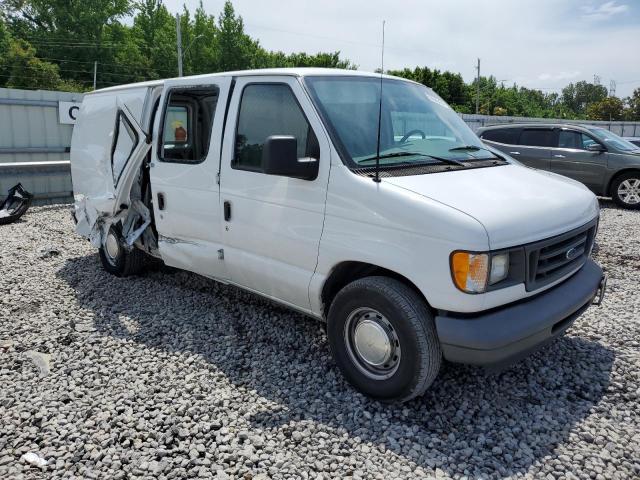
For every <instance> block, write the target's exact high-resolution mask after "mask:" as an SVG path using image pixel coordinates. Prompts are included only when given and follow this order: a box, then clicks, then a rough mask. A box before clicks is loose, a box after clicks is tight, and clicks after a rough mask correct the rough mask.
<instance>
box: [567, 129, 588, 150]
mask: <svg viewBox="0 0 640 480" xmlns="http://www.w3.org/2000/svg"><path fill="white" fill-rule="evenodd" d="M594 143H596V141H595V140H593V139H592V138H591V137H589V136H588V135H585V134H584V133H582V132H577V131H575V130H561V131H560V134H559V135H558V148H572V149H575V150H586V149H587V148H589V145H593V144H594Z"/></svg>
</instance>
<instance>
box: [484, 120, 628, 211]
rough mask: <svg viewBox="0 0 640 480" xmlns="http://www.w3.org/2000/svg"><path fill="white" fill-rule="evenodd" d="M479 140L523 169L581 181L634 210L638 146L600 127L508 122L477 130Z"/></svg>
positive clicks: (594, 190)
mask: <svg viewBox="0 0 640 480" xmlns="http://www.w3.org/2000/svg"><path fill="white" fill-rule="evenodd" d="M478 135H479V136H480V138H482V140H483V142H485V143H486V144H487V145H491V146H492V147H495V148H497V149H499V150H500V151H502V152H505V153H507V154H509V155H512V156H513V157H514V158H516V159H517V160H518V161H520V162H522V163H523V164H525V165H528V166H530V167H533V168H538V169H540V170H547V171H550V172H554V173H559V174H560V175H564V176H567V177H569V178H573V179H574V180H578V181H579V182H582V183H584V184H585V185H586V186H587V187H588V188H589V189H590V190H591V191H592V192H594V193H595V194H596V195H600V196H603V197H612V198H613V200H614V201H615V202H616V203H617V204H618V205H620V206H621V207H624V208H633V209H638V208H640V147H638V146H637V145H634V144H632V143H630V142H628V141H626V140H624V139H622V138H621V137H619V136H618V135H616V134H614V133H611V132H610V131H609V130H605V129H604V128H601V127H597V126H592V125H572V124H563V125H558V124H545V123H534V124H530V123H528V124H510V125H494V126H490V127H484V128H480V129H478Z"/></svg>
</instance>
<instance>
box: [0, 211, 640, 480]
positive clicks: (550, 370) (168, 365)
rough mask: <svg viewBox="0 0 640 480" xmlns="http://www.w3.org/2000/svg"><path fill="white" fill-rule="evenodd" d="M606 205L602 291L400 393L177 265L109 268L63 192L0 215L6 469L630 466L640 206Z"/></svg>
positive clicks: (0, 449) (442, 473)
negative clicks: (545, 342) (601, 298)
mask: <svg viewBox="0 0 640 480" xmlns="http://www.w3.org/2000/svg"><path fill="white" fill-rule="evenodd" d="M602 206H603V211H602V222H601V226H600V232H599V235H598V242H599V247H600V248H599V251H598V253H597V259H598V261H599V262H600V263H601V264H602V265H603V266H604V267H605V268H606V270H607V271H608V273H609V275H610V282H609V292H608V296H607V298H606V300H605V303H604V305H603V306H602V307H601V308H591V309H589V310H588V312H587V313H586V314H585V315H584V316H583V317H582V318H581V319H580V320H579V321H578V322H577V323H576V325H575V326H574V327H573V328H572V329H571V330H570V332H569V333H568V335H567V336H566V337H565V338H562V339H560V340H558V341H557V342H555V343H553V344H552V345H550V346H549V347H547V348H545V349H544V350H543V351H541V352H539V353H538V354H536V355H534V356H533V357H531V358H529V359H527V360H525V361H524V362H522V363H520V364H518V365H516V366H515V367H512V368H511V369H509V370H506V371H504V372H502V373H499V374H493V375H486V374H485V373H484V372H483V371H482V370H479V369H476V368H472V367H462V366H454V365H446V366H445V369H444V371H443V372H442V373H441V375H440V377H439V378H438V380H436V383H435V384H434V385H433V386H432V387H431V389H430V390H429V391H428V392H427V394H426V395H425V396H424V397H422V398H420V399H417V400H415V401H413V402H411V403H408V404H405V405H402V406H388V405H382V404H379V403H377V402H375V401H372V400H370V399H368V398H366V397H364V396H362V395H360V394H358V393H356V392H355V391H354V390H352V389H351V388H350V387H349V386H348V385H347V384H346V382H345V381H344V380H343V379H342V377H341V376H340V374H339V372H338V370H337V368H336V366H335V365H334V364H333V362H332V360H331V358H330V355H329V349H328V346H327V340H326V337H325V334H324V331H323V328H322V326H321V325H320V324H319V323H317V322H314V321H312V320H308V319H306V318H304V317H302V316H300V315H298V314H296V313H292V312H289V311H287V310H285V309H282V308H280V307H277V306H274V305H272V304H270V303H268V302H266V301H263V300H261V299H259V298H256V297H254V296H252V295H250V294H247V293H244V292H242V291H240V290H238V289H236V288H232V287H226V286H222V285H218V284H216V283H215V282H213V281H209V280H206V279H203V278H201V277H198V276H196V275H193V274H189V273H185V272H172V271H165V270H158V269H156V270H155V271H151V272H149V273H148V274H146V275H145V276H142V277H137V278H129V279H119V278H116V277H113V276H111V275H108V274H107V273H105V272H104V271H103V270H102V269H101V267H100V265H99V260H98V257H97V255H96V253H95V251H94V250H93V249H92V248H91V247H90V246H89V244H88V243H87V242H85V241H83V240H82V239H80V238H78V237H77V236H75V235H74V234H73V233H72V232H73V226H72V222H71V220H70V216H69V210H68V206H54V207H42V208H32V209H31V210H30V211H29V212H28V213H27V214H26V215H25V217H23V220H21V221H20V222H18V223H16V224H13V225H8V226H3V227H0V478H21V477H24V478H48V477H62V476H64V477H68V478H70V477H81V478H113V479H118V478H142V477H156V478H186V477H193V478H235V479H247V480H248V479H254V480H258V479H266V478H273V479H276V478H304V479H307V478H308V479H316V478H317V479H319V478H324V479H326V478H341V479H342V478H348V477H353V478H364V479H385V480H386V479H391V478H416V477H434V476H435V477H442V478H448V477H453V478H463V477H467V478H502V477H508V476H510V477H514V478H520V477H523V478H534V477H536V478H548V479H560V478H562V479H565V478H567V479H571V478H582V479H629V478H639V477H640V383H639V377H640V298H639V296H638V284H639V282H640V212H628V211H622V210H618V209H616V208H615V207H613V206H612V205H611V204H610V203H608V202H603V203H602ZM29 453H31V454H35V455H37V456H34V455H28V454H29ZM38 459H43V460H45V461H46V462H47V465H46V466H38V463H39V462H38Z"/></svg>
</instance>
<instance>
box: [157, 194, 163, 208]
mask: <svg viewBox="0 0 640 480" xmlns="http://www.w3.org/2000/svg"><path fill="white" fill-rule="evenodd" d="M158 210H164V193H160V192H158Z"/></svg>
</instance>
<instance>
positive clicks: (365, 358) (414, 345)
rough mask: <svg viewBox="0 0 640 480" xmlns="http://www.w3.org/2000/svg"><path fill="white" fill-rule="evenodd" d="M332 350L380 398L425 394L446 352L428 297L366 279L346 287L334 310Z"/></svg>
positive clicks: (349, 374) (361, 386)
mask: <svg viewBox="0 0 640 480" xmlns="http://www.w3.org/2000/svg"><path fill="white" fill-rule="evenodd" d="M327 320H328V327H327V333H328V336H329V343H330V345H331V351H332V353H333V356H334V358H335V361H336V363H337V364H338V367H339V368H340V370H341V371H342V373H343V375H344V376H345V377H346V378H347V380H348V381H349V382H350V383H351V384H352V385H353V386H355V387H356V388H357V389H358V390H360V391H362V392H363V393H365V394H367V395H370V396H371V397H374V398H377V399H379V400H383V401H388V402H393V401H400V402H403V401H407V400H410V399H411V398H414V397H416V396H419V395H421V394H422V393H424V391H425V390H426V389H427V388H428V387H429V385H431V383H432V382H433V380H434V379H435V378H436V376H437V374H438V371H439V370H440V364H441V361H442V353H441V351H440V344H439V342H438V337H437V334H436V329H435V325H434V322H433V317H432V315H431V313H430V312H429V309H428V307H427V305H426V303H425V302H424V300H423V299H422V298H421V297H420V296H419V295H418V294H417V293H416V292H414V291H413V290H412V289H411V288H409V287H408V286H407V285H405V284H403V283H402V282H400V281H398V280H395V279H393V278H387V277H366V278H362V279H360V280H356V281H354V282H352V283H350V284H349V285H347V286H346V287H344V288H343V289H342V290H341V291H340V292H339V293H338V295H337V296H336V298H335V299H334V301H333V303H332V304H331V308H330V309H329V316H328V319H327Z"/></svg>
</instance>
